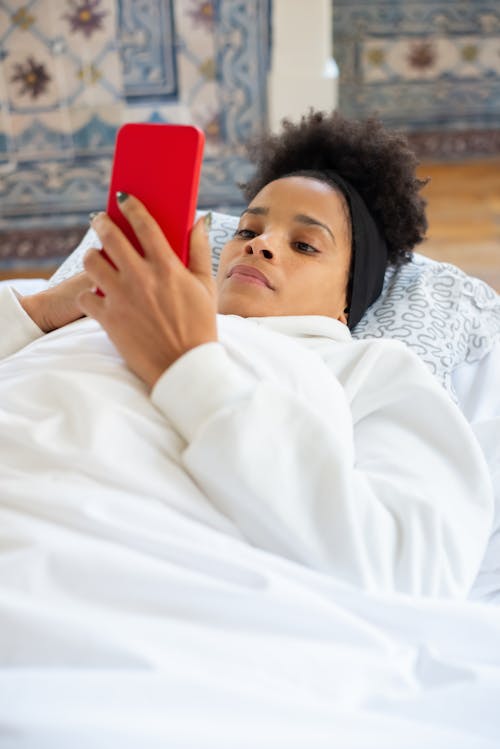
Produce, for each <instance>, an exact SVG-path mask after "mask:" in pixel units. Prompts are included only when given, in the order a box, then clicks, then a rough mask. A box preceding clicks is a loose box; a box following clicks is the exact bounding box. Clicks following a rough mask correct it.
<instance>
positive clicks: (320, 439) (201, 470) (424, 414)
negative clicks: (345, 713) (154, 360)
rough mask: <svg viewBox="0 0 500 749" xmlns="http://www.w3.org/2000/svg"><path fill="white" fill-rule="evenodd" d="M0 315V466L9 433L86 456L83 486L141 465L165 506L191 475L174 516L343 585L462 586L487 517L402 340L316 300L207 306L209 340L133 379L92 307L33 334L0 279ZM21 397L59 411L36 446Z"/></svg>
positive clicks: (452, 427)
mask: <svg viewBox="0 0 500 749" xmlns="http://www.w3.org/2000/svg"><path fill="white" fill-rule="evenodd" d="M0 320H1V321H2V323H1V325H2V334H1V341H0V358H1V359H2V360H1V361H0V456H1V454H3V456H4V458H3V459H4V464H3V466H2V458H1V457H0V473H1V470H4V471H7V472H8V470H10V469H8V468H7V466H12V465H16V455H17V454H18V453H19V452H20V451H21V450H22V449H25V450H27V451H28V456H27V461H28V462H29V461H31V462H33V460H35V463H36V462H37V461H38V462H39V464H42V465H44V462H43V461H46V466H47V470H48V468H49V466H50V469H51V470H53V471H55V470H59V469H60V470H61V471H62V470H63V465H64V470H65V471H70V473H71V475H72V476H73V477H74V475H75V471H76V472H78V471H79V470H81V471H82V472H83V473H85V475H86V477H87V478H88V475H89V471H91V470H92V469H91V468H89V465H90V466H97V467H94V468H93V470H94V473H95V480H96V482H97V484H98V482H99V480H102V477H103V476H109V475H110V474H111V473H112V472H113V471H114V473H115V474H118V473H119V474H120V476H117V477H116V479H115V478H113V480H114V481H115V480H116V482H117V484H116V485H117V487H119V486H120V483H119V482H120V481H123V491H128V490H129V488H130V486H131V484H133V483H134V482H135V481H137V474H138V473H139V474H140V473H141V471H142V473H143V477H142V480H143V481H144V486H143V487H141V491H142V492H143V494H144V495H146V494H148V492H149V493H150V494H153V493H154V492H156V491H159V490H158V488H157V487H158V486H159V485H160V484H162V483H163V486H165V482H167V483H168V482H169V481H170V482H171V487H170V488H171V489H172V492H174V489H175V492H174V493H175V500H172V502H175V506H176V507H178V508H179V507H181V508H182V507H183V506H184V505H183V501H184V499H185V501H186V503H187V502H188V495H189V496H193V493H194V492H195V491H196V492H197V500H196V501H197V504H195V503H194V502H191V504H190V505H189V509H188V510H186V513H187V514H189V515H190V516H191V517H192V516H196V517H197V518H198V520H200V521H201V522H206V523H209V524H210V525H212V527H217V528H218V529H219V530H221V531H222V532H223V533H226V534H228V535H229V536H233V537H236V538H238V539H241V540H242V541H244V542H245V543H247V544H249V545H250V546H252V547H257V548H259V549H261V550H264V551H265V552H268V553H271V554H274V555H279V556H281V557H284V558H286V559H288V560H292V561H293V562H296V563H299V564H302V565H305V566H307V567H310V568H312V569H316V570H318V571H321V572H323V573H326V574H329V575H332V576H334V577H336V578H337V579H340V580H343V581H345V582H347V583H349V584H353V585H356V586H360V587H362V588H364V589H368V590H378V591H387V592H389V591H399V592H403V593H408V594H412V595H421V596H431V597H465V596H466V595H467V594H468V591H469V589H470V587H471V585H472V583H473V581H474V579H475V577H476V574H477V572H478V569H479V565H480V562H481V558H482V556H483V553H484V549H485V546H486V543H487V539H488V534H489V531H490V527H491V521H492V507H493V494H492V487H491V481H490V477H489V474H488V469H487V465H486V463H485V460H484V458H483V455H482V453H481V450H480V447H479V445H478V444H477V442H476V440H475V437H474V435H473V433H472V431H471V429H470V427H469V425H468V423H467V421H466V420H465V418H464V417H463V415H462V414H461V413H460V411H459V409H458V408H457V407H456V406H455V405H454V404H453V403H452V401H451V400H450V398H449V396H448V395H447V394H446V393H445V392H444V390H443V389H442V388H441V387H440V385H439V384H438V383H437V382H436V381H435V380H434V378H433V376H432V375H431V374H430V373H429V372H428V370H427V368H426V367H425V365H424V364H422V363H421V362H420V360H419V359H418V358H417V357H416V356H415V355H414V354H413V353H412V352H411V351H409V350H408V349H407V348H406V347H405V346H404V344H401V343H398V342H395V341H387V340H372V341H354V340H353V339H352V337H351V335H350V332H349V330H348V329H347V327H346V326H344V325H342V324H341V323H339V322H338V321H335V320H333V319H331V318H328V317H324V316H296V317H294V316H289V317H262V318H242V317H239V316H235V315H218V316H217V324H218V332H219V342H216V343H215V342H214V343H208V344H204V345H201V346H199V347H197V348H195V349H192V350H191V351H189V352H187V353H186V354H184V355H183V356H182V357H181V358H180V359H178V360H177V361H176V362H175V363H174V364H173V365H172V366H171V367H170V368H169V369H168V370H167V371H166V372H164V374H163V375H162V376H161V377H160V379H159V380H158V382H157V383H156V385H155V387H154V388H153V390H152V392H151V393H150V394H149V393H147V392H146V390H145V388H144V386H143V384H142V383H140V382H139V380H138V379H137V378H135V376H134V375H132V374H131V373H130V372H129V371H128V370H127V368H126V366H125V365H124V363H123V361H122V360H121V358H120V357H119V355H118V354H117V352H116V350H115V349H114V347H113V346H112V344H111V343H110V341H109V339H108V338H107V336H106V334H105V333H104V331H102V329H101V328H100V327H99V326H98V325H97V323H96V322H95V321H93V320H88V319H84V320H80V321H77V322H75V323H73V324H71V325H69V326H66V327H65V328H62V329H60V330H58V331H54V332H53V333H50V334H48V335H43V333H42V331H40V329H39V328H38V327H37V326H36V325H35V324H34V323H33V322H32V321H31V320H30V319H29V318H28V317H27V315H26V314H25V313H24V311H23V309H22V307H21V306H20V304H19V302H18V300H17V298H16V296H15V295H14V293H13V292H12V290H10V289H9V288H8V287H4V288H0ZM30 398H31V403H30ZM36 399H38V401H40V399H42V400H43V401H45V403H44V404H41V405H44V406H45V409H46V411H47V413H49V416H50V412H51V409H53V411H52V416H53V415H54V412H56V411H57V412H58V413H60V411H61V409H64V410H65V412H64V414H63V416H62V417H60V418H59V419H54V418H52V420H50V418H49V416H47V420H46V422H44V423H45V431H44V439H47V440H50V441H51V448H50V453H47V455H45V456H44V457H43V455H44V454H43V450H42V447H41V441H42V439H41V436H40V434H41V427H40V428H37V429H36V430H33V429H31V432H30V429H29V419H33V420H35V418H37V419H39V418H40V413H37V411H36V408H35V405H36ZM6 403H9V404H10V405H9V406H6V405H5V404H6ZM27 404H28V405H27ZM34 404H35V405H34ZM104 404H105V405H104ZM103 410H105V412H106V417H105V418H104V416H103V415H102V414H103ZM35 414H36V415H35ZM21 417H22V418H21ZM139 417H140V419H141V420H140V421H139ZM158 417H160V418H158ZM43 418H45V416H43ZM37 423H38V422H37ZM128 425H129V426H128ZM148 425H149V426H148ZM16 430H20V431H19V433H18V432H16ZM23 430H24V431H23ZM58 430H59V431H58ZM85 430H87V431H86V432H85ZM155 430H156V431H155ZM33 431H35V432H36V437H30V435H31V433H32V432H33ZM84 432H85V433H84ZM13 433H14V434H15V437H16V438H15V439H13V438H12V439H10V440H9V435H12V434H13ZM138 433H140V434H139V437H140V440H142V441H143V443H144V447H140V448H139V447H138V445H139V444H140V440H139V438H138ZM89 435H91V438H92V439H90V436H89ZM30 439H31V440H35V443H36V444H35V445H34V446H33V447H32V450H33V455H34V456H36V458H33V455H32V456H31V457H30V454H29V451H30V449H31V448H30ZM58 440H60V441H61V450H60V458H59V461H60V464H61V465H60V466H59V465H58V462H57V461H58V457H57V456H58V454H59V453H58V451H57V449H56V447H57V441H58ZM68 440H69V442H68ZM113 440H114V441H115V443H116V444H115V443H113ZM148 441H149V443H150V444H149V443H148ZM118 443H119V445H118ZM21 444H22V445H23V447H21ZM106 444H109V445H111V444H113V447H112V448H111V447H110V448H109V455H107V453H106V450H105V449H103V447H102V446H103V445H106ZM167 444H168V445H169V447H168V449H167V448H166V447H165V445H167ZM89 445H90V447H89ZM95 445H97V446H98V448H95ZM80 446H81V450H83V449H85V450H90V451H91V453H92V456H93V459H92V460H86V461H85V468H82V467H81V466H82V460H81V455H80V456H79V452H78V451H79V449H80ZM83 446H84V447H83ZM150 447H151V450H153V452H154V450H156V451H157V453H154V454H153V453H151V451H150V453H147V452H146V450H149V448H150ZM143 449H144V451H145V452H144V454H143V455H142V454H141V455H139V454H138V452H137V451H138V450H143ZM16 451H17V452H16ZM41 451H42V452H41ZM92 451H94V452H92ZM166 453H168V456H167V457H168V460H169V461H170V464H171V469H172V470H170V468H168V466H167V464H166V462H165V459H166ZM157 454H158V455H160V454H161V459H162V461H164V462H163V463H162V464H161V465H159V461H158V455H157ZM40 456H42V457H40ZM152 456H153V457H152ZM106 460H108V461H109V463H108V464H105V461H106ZM40 461H42V462H41V463H40ZM72 461H73V463H72ZM18 462H19V461H18ZM134 462H135V463H134ZM134 464H135V471H133V466H134ZM170 464H169V465H170ZM68 466H69V467H68ZM174 468H175V473H174ZM11 470H14V469H11ZM33 470H35V469H33ZM155 471H158V476H155V475H154V474H155ZM181 474H182V475H181ZM106 481H108V478H106ZM153 482H156V483H154V486H153ZM190 492H191V494H190ZM200 498H202V500H203V502H204V503H205V505H204V508H203V509H201V500H200ZM186 507H187V504H186Z"/></svg>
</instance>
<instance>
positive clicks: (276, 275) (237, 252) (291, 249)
mask: <svg viewBox="0 0 500 749" xmlns="http://www.w3.org/2000/svg"><path fill="white" fill-rule="evenodd" d="M350 259H351V229H350V221H349V218H348V209H347V205H346V203H345V200H344V197H343V196H342V195H341V194H340V193H339V192H337V191H336V190H335V189H334V188H333V187H331V186H330V185H328V184H326V183H325V182H321V181H320V180H317V179H311V178H310V177H299V176H296V177H295V176H294V177H283V178H282V179H277V180H275V181H274V182H270V183H269V184H267V185H266V186H265V187H263V188H262V190H261V191H260V192H259V193H258V194H257V195H256V196H255V198H254V199H253V200H252V202H251V203H250V205H249V206H248V208H247V209H246V210H245V211H244V212H243V213H242V215H241V218H240V222H239V226H238V229H237V231H236V234H235V236H234V238H233V239H231V240H230V241H229V242H228V243H227V244H226V245H225V246H224V248H223V250H222V253H221V257H220V263H219V269H218V272H217V276H216V284H217V289H218V295H219V302H218V311H219V312H220V313H221V314H224V315H239V316H241V317H266V316H274V315H326V316H328V317H333V318H334V319H336V320H340V321H341V322H343V323H344V324H346V323H347V315H346V313H345V311H344V310H345V307H346V299H347V283H348V277H349V267H350ZM238 270H240V272H238ZM249 270H257V271H260V273H261V274H263V276H264V277H265V279H266V280H263V279H262V278H260V279H259V278H257V279H256V278H255V277H251V276H249V275H246V273H248V271H249Z"/></svg>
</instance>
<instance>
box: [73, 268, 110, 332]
mask: <svg viewBox="0 0 500 749" xmlns="http://www.w3.org/2000/svg"><path fill="white" fill-rule="evenodd" d="M105 262H106V261H105ZM76 304H77V306H78V307H79V309H81V311H82V312H83V314H84V315H87V316H88V317H93V318H94V320H97V322H101V321H102V318H103V315H104V312H105V304H106V298H105V297H100V296H97V294H94V292H93V291H89V290H86V291H81V292H80V293H79V294H78V296H77V297H76Z"/></svg>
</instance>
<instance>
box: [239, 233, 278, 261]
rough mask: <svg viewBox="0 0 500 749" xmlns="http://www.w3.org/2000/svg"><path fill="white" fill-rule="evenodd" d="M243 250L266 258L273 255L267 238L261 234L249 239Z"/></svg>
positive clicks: (248, 253)
mask: <svg viewBox="0 0 500 749" xmlns="http://www.w3.org/2000/svg"><path fill="white" fill-rule="evenodd" d="M245 252H246V254H247V255H263V256H264V257H265V258H267V259H271V258H272V257H273V256H274V251H273V250H272V249H271V247H270V242H269V240H268V239H266V238H265V237H264V236H262V235H260V236H258V237H254V238H253V239H251V240H250V241H249V242H248V244H247V246H246V247H245Z"/></svg>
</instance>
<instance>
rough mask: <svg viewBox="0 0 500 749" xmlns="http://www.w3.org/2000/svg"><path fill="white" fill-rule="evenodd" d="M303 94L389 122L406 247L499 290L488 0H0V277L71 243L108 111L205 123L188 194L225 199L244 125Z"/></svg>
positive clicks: (493, 27)
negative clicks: (416, 185)
mask: <svg viewBox="0 0 500 749" xmlns="http://www.w3.org/2000/svg"><path fill="white" fill-rule="evenodd" d="M309 106H314V107H317V108H321V109H332V108H335V107H336V108H338V109H339V110H340V111H341V112H342V113H343V114H345V115H348V116H351V117H366V116H368V115H370V114H374V113H376V114H378V116H380V117H381V119H382V120H383V122H384V123H385V124H386V125H388V126H389V127H391V128H394V129H398V130H402V131H404V132H405V133H406V134H407V136H408V138H409V140H410V142H411V144H412V146H413V147H414V149H415V150H416V152H417V153H418V155H419V158H420V162H421V164H420V167H419V173H420V175H421V176H423V177H427V176H430V177H431V181H430V183H429V185H428V186H427V187H426V188H425V193H424V194H425V195H426V197H427V200H428V213H429V221H430V228H429V233H428V240H427V242H426V243H425V244H424V245H421V246H420V247H419V248H418V249H419V251H420V252H422V253H424V254H428V255H429V256H431V257H434V258H436V259H439V260H445V261H448V262H452V263H454V264H456V265H458V266H459V267H461V268H463V269H464V270H466V271H467V272H468V273H471V274H472V275H475V276H478V277H480V278H483V279H484V280H486V281H487V282H488V283H490V284H491V285H492V286H493V287H495V288H496V289H497V290H500V2H499V0H485V1H484V2H483V0H380V1H379V0H250V1H248V2H243V0H212V2H202V1H201V0H140V2H139V1H138V0H24V2H22V1H19V0H0V278H9V277H20V276H36V277H48V276H50V275H51V274H52V273H53V271H54V270H55V268H56V267H57V266H58V265H59V264H60V263H61V262H62V261H63V260H64V258H65V257H66V256H67V255H68V254H69V253H70V252H71V250H72V249H74V247H75V246H76V245H77V244H78V242H79V240H80V238H81V237H82V236H83V234H84V233H85V231H86V229H87V226H88V221H87V216H88V213H89V211H94V210H99V209H102V208H103V207H104V206H105V204H106V193H107V184H108V180H109V174H110V167H111V159H112V154H113V147H114V138H115V133H116V129H117V128H118V127H119V125H120V124H122V123H123V122H127V121H133V122H183V123H193V124H196V125H198V126H200V127H201V128H203V129H204V131H205V133H206V136H207V146H206V151H205V160H204V166H203V173H202V183H201V188H200V197H199V206H200V207H207V208H208V207H211V208H213V209H218V210H222V211H226V212H229V213H237V212H238V211H239V210H240V208H241V205H242V198H241V194H240V192H239V190H238V188H237V187H236V185H237V183H238V182H240V181H242V180H245V179H246V178H247V177H248V176H249V174H250V171H251V167H250V165H249V164H248V162H247V160H246V158H245V150H244V143H245V142H246V141H247V140H248V139H249V138H251V137H252V136H254V135H256V134H257V133H259V132H260V131H261V130H262V129H263V128H265V127H270V128H272V129H276V128H278V127H279V123H280V121H281V119H282V117H284V116H289V117H292V118H293V119H297V118H298V117H299V116H300V114H302V113H303V112H305V111H306V110H307V108H308V107H309ZM151 168H152V169H154V164H152V165H151ZM165 178H166V179H172V178H173V179H175V175H165ZM395 200H397V196H395Z"/></svg>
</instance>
